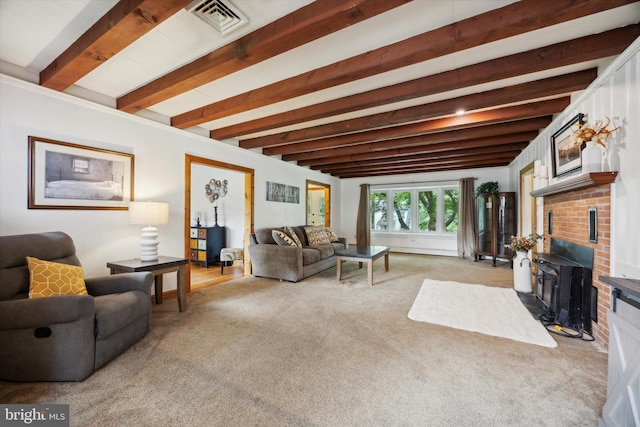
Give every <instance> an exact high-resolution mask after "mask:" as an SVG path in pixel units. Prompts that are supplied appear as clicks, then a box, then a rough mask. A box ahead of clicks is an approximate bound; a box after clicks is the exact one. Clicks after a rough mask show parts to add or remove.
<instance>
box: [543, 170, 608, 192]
mask: <svg viewBox="0 0 640 427" xmlns="http://www.w3.org/2000/svg"><path fill="white" fill-rule="evenodd" d="M617 176H618V172H617V171H614V172H592V173H586V174H582V175H579V176H577V177H575V178H569V179H566V180H564V181H560V182H557V183H555V184H552V185H549V186H548V187H544V188H539V189H537V190H534V191H532V192H531V193H530V194H531V195H532V196H533V197H544V196H551V195H553V194H558V193H566V192H567V191H574V190H580V189H582V188H588V187H596V186H598V185H603V184H611V183H612V182H613V181H615V180H616V177H617Z"/></svg>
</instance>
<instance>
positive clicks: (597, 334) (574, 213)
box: [544, 184, 611, 348]
mask: <svg viewBox="0 0 640 427" xmlns="http://www.w3.org/2000/svg"><path fill="white" fill-rule="evenodd" d="M610 193H611V186H610V185H609V184H605V185H599V186H595V187H589V188H583V189H579V190H574V191H567V192H564V193H559V194H553V195H549V196H545V198H544V232H545V241H544V251H545V252H549V246H550V244H551V238H552V237H555V238H558V239H562V240H566V241H568V242H571V243H575V244H578V245H582V246H587V247H591V248H593V250H594V260H593V286H595V287H596V288H597V289H598V322H597V323H595V322H594V323H592V330H593V336H594V338H595V340H596V341H597V342H598V343H599V344H600V345H602V346H603V347H604V348H608V347H609V325H608V323H607V311H608V310H609V308H610V307H611V288H610V287H609V285H607V284H606V283H603V282H600V281H599V280H598V277H599V276H609V270H610V265H609V258H610V257H609V254H610V244H611V243H610V242H611V196H610ZM590 208H596V209H597V210H598V211H597V214H598V223H597V236H598V243H590V242H589V209H590ZM549 211H551V212H553V213H552V220H551V222H552V230H551V231H552V234H549V233H547V231H548V230H549V224H548V220H549V215H548V213H549Z"/></svg>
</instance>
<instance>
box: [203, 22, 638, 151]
mask: <svg viewBox="0 0 640 427" xmlns="http://www.w3.org/2000/svg"><path fill="white" fill-rule="evenodd" d="M638 36H640V24H634V25H628V26H626V27H622V28H616V29H614V30H610V31H605V32H602V33H599V34H595V35H590V36H585V37H581V38H578V39H574V40H569V41H565V42H561V43H556V44H553V45H551V46H545V47H542V48H538V49H532V50H529V51H527V52H522V53H517V54H513V55H509V56H505V57H501V58H498V59H494V60H490V61H485V62H481V63H478V64H474V65H469V66H466V67H462V68H458V69H455V70H450V71H445V72H442V73H439V74H435V75H431V76H426V77H422V78H418V79H415V80H411V81H407V82H403V83H398V84H395V85H392V86H386V87H382V88H378V89H374V90H370V91H367V92H362V93H359V94H355V95H351V96H347V97H343V98H338V99H334V100H330V101H326V102H322V103H318V104H314V105H310V106H307V107H302V108H298V109H295V110H291V111H287V112H284V113H279V114H274V115H271V116H267V117H264V118H261V119H256V120H251V121H247V122H244V123H241V124H237V125H231V126H227V127H224V128H219V129H213V130H211V131H210V132H209V135H210V137H211V138H214V139H227V138H231V137H238V136H241V135H247V134H250V133H255V132H261V131H266V130H271V129H277V128H280V127H283V126H290V125H294V124H301V123H304V122H307V121H310V120H316V119H320V118H326V117H329V116H335V115H338V114H344V113H351V112H354V111H359V110H363V109H366V108H373V107H379V106H383V105H385V104H388V103H392V102H401V101H406V100H410V99H415V98H419V97H423V96H428V95H433V94H436V93H441V92H446V91H451V90H455V89H461V88H465V87H470V86H474V85H478V84H483V83H489V82H494V81H497V80H501V79H507V78H510V77H516V76H520V75H523V74H529V73H535V72H539V71H546V70H551V69H554V68H559V67H563V66H567V65H572V64H576V63H581V62H586V61H591V60H594V59H599V58H605V57H608V56H613V55H617V54H619V53H621V52H622V51H623V50H624V49H626V48H627V47H628V46H629V44H631V43H632V42H633V41H634V40H635V39H636V38H638Z"/></svg>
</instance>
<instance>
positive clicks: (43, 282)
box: [27, 257, 87, 298]
mask: <svg viewBox="0 0 640 427" xmlns="http://www.w3.org/2000/svg"><path fill="white" fill-rule="evenodd" d="M27 265H28V266H29V298H45V297H57V296H62V295H87V288H86V287H85V284H84V278H83V271H82V267H79V266H77V265H69V264H61V263H57V262H51V261H44V260H41V259H38V258H32V257H27Z"/></svg>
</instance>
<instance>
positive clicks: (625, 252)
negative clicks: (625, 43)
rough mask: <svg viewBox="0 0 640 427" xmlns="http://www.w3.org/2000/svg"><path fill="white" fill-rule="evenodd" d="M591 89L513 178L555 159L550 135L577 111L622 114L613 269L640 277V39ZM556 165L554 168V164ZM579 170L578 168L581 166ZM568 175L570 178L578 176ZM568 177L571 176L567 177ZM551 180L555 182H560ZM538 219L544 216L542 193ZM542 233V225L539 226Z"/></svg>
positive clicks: (616, 141) (514, 167) (614, 155)
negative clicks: (527, 168) (532, 165)
mask: <svg viewBox="0 0 640 427" xmlns="http://www.w3.org/2000/svg"><path fill="white" fill-rule="evenodd" d="M599 74H600V75H599V77H598V78H597V79H596V81H594V82H593V84H592V85H590V86H589V88H587V90H586V91H585V92H584V93H582V94H581V95H580V96H578V97H576V99H574V100H573V101H572V103H571V105H570V106H569V107H567V109H566V110H565V111H563V112H562V113H561V114H560V115H558V117H557V118H555V119H554V121H553V122H552V123H551V124H550V125H549V126H548V127H547V128H546V129H545V130H544V131H543V132H541V133H540V135H539V136H538V137H537V138H536V139H535V140H534V141H533V142H532V143H531V144H530V145H529V147H527V148H526V149H525V150H524V151H523V152H522V154H520V155H519V156H518V157H517V158H516V159H515V160H514V161H513V162H512V163H511V165H510V175H511V182H514V183H517V182H518V180H519V174H520V170H521V169H522V168H524V167H525V166H526V165H528V164H530V163H531V162H533V161H534V160H537V159H541V160H542V162H543V163H544V164H545V165H550V158H551V149H550V139H551V135H553V133H554V132H556V131H557V130H558V129H560V128H561V127H562V126H563V124H564V123H566V122H568V121H569V120H570V119H571V118H572V117H574V116H575V115H576V114H578V113H583V114H587V115H588V117H587V119H588V122H589V123H593V122H594V121H595V120H598V119H604V118H605V117H610V118H617V119H616V123H617V124H619V125H620V124H621V125H622V128H621V129H620V130H619V131H617V132H616V133H615V134H614V136H613V137H612V138H611V139H610V140H609V141H608V143H609V149H608V150H609V154H608V157H609V162H608V163H609V164H608V169H609V170H612V171H618V176H617V178H616V181H615V183H614V184H612V187H611V190H612V192H611V196H612V200H611V275H612V276H626V277H631V278H636V279H638V278H640V244H639V243H638V242H639V241H640V221H639V220H638V215H639V213H640V167H639V164H640V39H636V41H635V42H633V44H632V45H631V46H629V48H627V50H626V51H625V52H623V53H622V54H621V55H620V56H619V57H618V58H616V60H615V61H613V63H612V64H611V65H610V66H609V67H607V68H606V69H605V70H600V71H599ZM549 171H551V168H549ZM577 173H579V172H577ZM574 176H575V174H574V175H572V176H569V178H571V177H574ZM562 179H566V178H564V177H563V178H562ZM558 181H559V180H558V179H554V180H551V183H552V184H553V183H555V182H558ZM537 202H538V203H537V206H538V219H539V220H540V221H539V224H540V223H541V219H542V218H543V212H542V209H543V207H542V206H543V205H542V203H541V202H542V199H541V198H538V200H537ZM538 232H539V233H540V234H542V233H543V230H542V226H541V225H540V227H539V228H538Z"/></svg>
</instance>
